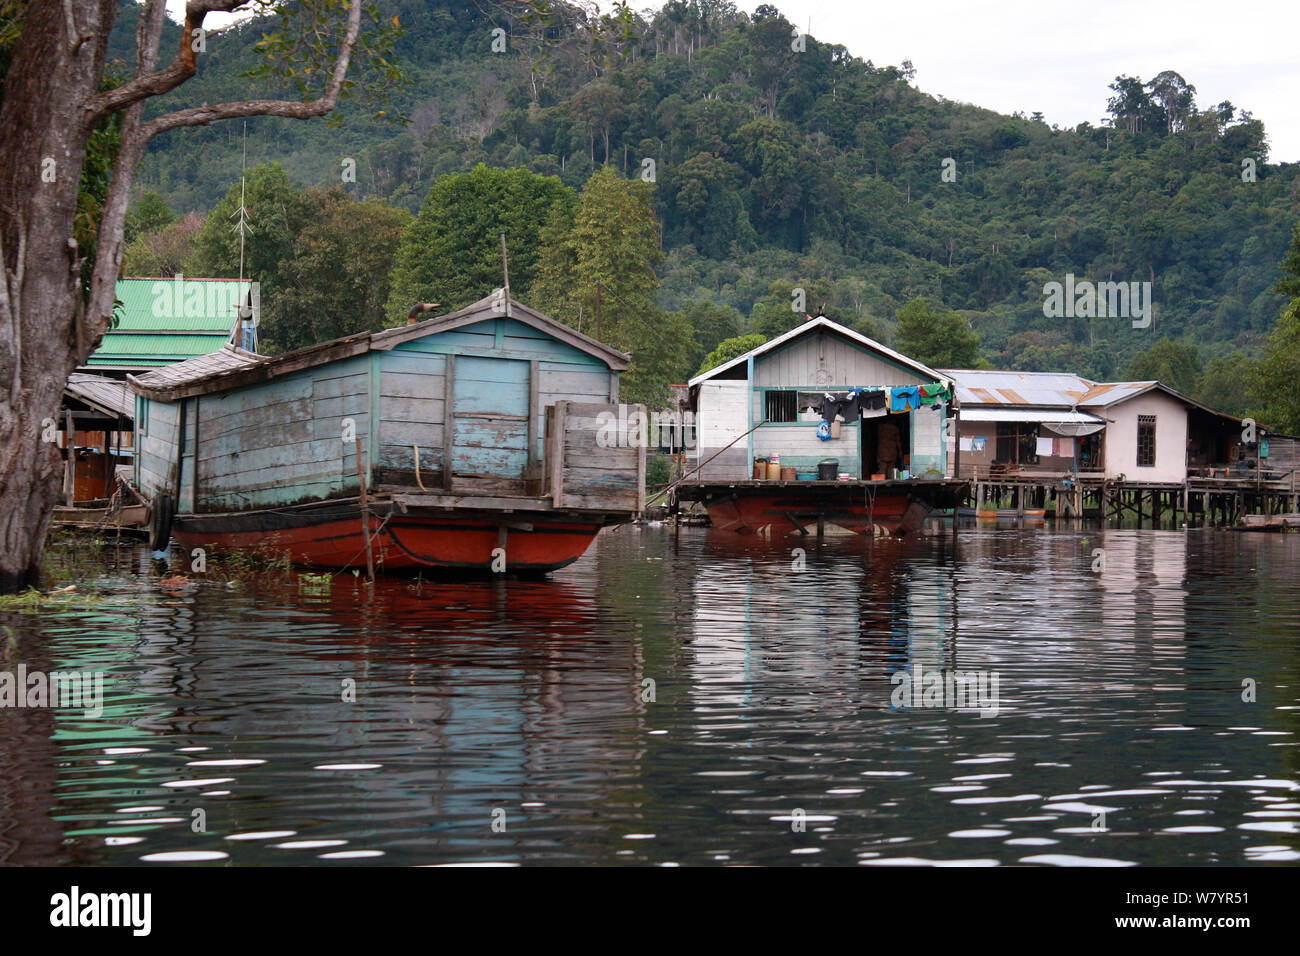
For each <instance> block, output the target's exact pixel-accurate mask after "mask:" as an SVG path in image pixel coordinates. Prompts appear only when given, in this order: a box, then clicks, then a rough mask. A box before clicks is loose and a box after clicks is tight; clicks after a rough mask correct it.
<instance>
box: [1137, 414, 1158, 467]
mask: <svg viewBox="0 0 1300 956" xmlns="http://www.w3.org/2000/svg"><path fill="white" fill-rule="evenodd" d="M1137 463H1138V467H1139V468H1154V467H1155V463H1156V417H1155V416H1154V415H1139V416H1138V447H1137Z"/></svg>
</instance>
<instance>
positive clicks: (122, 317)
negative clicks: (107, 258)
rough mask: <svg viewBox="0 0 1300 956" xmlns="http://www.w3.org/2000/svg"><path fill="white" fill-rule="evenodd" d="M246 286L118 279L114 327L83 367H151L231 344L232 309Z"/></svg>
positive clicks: (202, 281)
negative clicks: (118, 301)
mask: <svg viewBox="0 0 1300 956" xmlns="http://www.w3.org/2000/svg"><path fill="white" fill-rule="evenodd" d="M251 287H252V283H250V282H249V281H247V280H244V281H240V280H239V279H204V278H198V279H195V278H188V277H182V276H177V277H174V278H129V279H119V280H117V286H116V295H117V298H118V299H119V300H120V301H121V303H122V305H121V307H120V308H119V309H118V310H117V311H116V312H115V313H114V322H115V324H114V326H113V328H111V329H109V330H108V331H107V332H105V333H104V337H103V339H102V340H101V341H100V343H99V347H98V348H96V349H95V351H94V352H92V353H91V355H90V357H89V358H88V359H87V360H86V367H88V368H114V369H141V368H152V367H160V366H165V365H171V364H173V363H175V362H180V361H184V360H185V359H188V358H192V357H194V356H196V355H205V354H207V353H209V352H214V351H216V350H217V349H220V348H221V347H222V346H223V345H225V344H226V343H227V342H229V341H231V337H232V335H233V334H234V333H235V331H236V330H237V328H238V325H239V315H238V312H237V309H238V306H239V304H240V303H243V302H245V301H246V300H247V298H248V295H249V290H250V289H251Z"/></svg>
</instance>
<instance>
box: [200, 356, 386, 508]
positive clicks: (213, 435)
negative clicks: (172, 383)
mask: <svg viewBox="0 0 1300 956" xmlns="http://www.w3.org/2000/svg"><path fill="white" fill-rule="evenodd" d="M369 407H370V374H369V358H368V357H367V356H357V357H354V358H350V359H346V360H344V361H341V362H333V363H330V364H329V365H322V366H319V367H317V368H312V369H306V370H304V371H302V372H297V373H294V374H292V375H286V376H285V377H283V378H278V379H275V380H273V381H271V382H267V383H265V384H262V385H255V386H251V387H249V388H243V389H238V390H235V391H230V392H219V393H216V394H212V395H204V396H202V397H201V399H200V400H199V415H198V429H199V452H198V470H197V475H198V490H197V494H196V496H195V501H194V508H195V510H196V511H207V512H212V511H235V510H239V509H242V508H250V507H251V508H267V507H278V506H282V505H287V504H292V503H295V502H301V501H310V500H315V499H321V498H328V497H337V496H344V495H352V494H356V493H357V491H358V482H357V461H356V443H355V442H353V441H347V442H345V441H343V427H344V426H343V422H344V419H348V418H350V419H352V421H353V422H354V423H355V426H356V434H357V435H358V436H360V437H361V439H362V441H363V443H365V444H366V445H368V444H369V441H368V434H369V424H370V423H369Z"/></svg>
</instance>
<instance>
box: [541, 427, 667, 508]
mask: <svg viewBox="0 0 1300 956" xmlns="http://www.w3.org/2000/svg"><path fill="white" fill-rule="evenodd" d="M637 416H640V421H639V422H638V421H637ZM547 417H548V418H549V419H550V420H551V427H552V428H554V429H555V430H556V434H555V437H554V438H553V439H552V440H551V441H549V442H548V443H547V451H548V456H549V457H548V465H549V472H548V475H547V481H546V490H547V493H548V494H550V495H551V498H552V502H553V503H554V505H555V507H557V508H600V509H608V510H610V511H629V512H631V511H635V512H640V511H642V510H644V508H645V455H646V446H645V442H646V435H647V431H648V418H647V417H646V410H645V406H644V405H612V404H609V403H601V404H594V403H578V402H564V401H561V402H557V403H556V404H555V405H553V406H551V408H549V409H548V410H547Z"/></svg>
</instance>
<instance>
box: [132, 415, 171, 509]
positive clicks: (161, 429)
mask: <svg viewBox="0 0 1300 956" xmlns="http://www.w3.org/2000/svg"><path fill="white" fill-rule="evenodd" d="M139 401H140V402H142V403H145V405H146V408H145V410H144V412H143V418H144V419H145V420H146V421H147V425H146V426H145V433H144V434H143V435H141V436H140V437H139V444H140V447H139V471H138V474H137V475H136V478H137V481H138V483H139V486H140V490H141V492H143V493H144V494H145V495H146V496H148V497H153V496H154V495H157V494H162V493H171V494H173V495H174V494H175V489H174V488H173V487H172V483H173V481H174V475H173V469H174V467H175V465H176V442H177V440H178V437H179V436H178V431H179V427H180V404H179V403H174V402H159V401H152V400H147V399H140V400H139Z"/></svg>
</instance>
